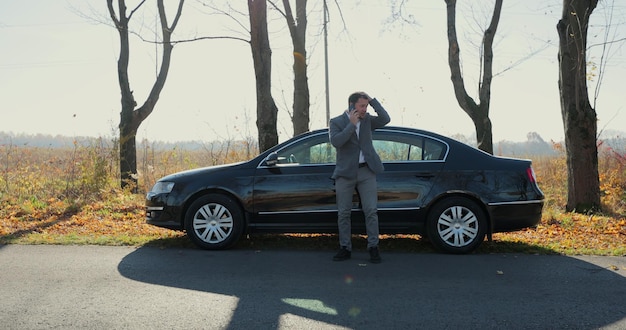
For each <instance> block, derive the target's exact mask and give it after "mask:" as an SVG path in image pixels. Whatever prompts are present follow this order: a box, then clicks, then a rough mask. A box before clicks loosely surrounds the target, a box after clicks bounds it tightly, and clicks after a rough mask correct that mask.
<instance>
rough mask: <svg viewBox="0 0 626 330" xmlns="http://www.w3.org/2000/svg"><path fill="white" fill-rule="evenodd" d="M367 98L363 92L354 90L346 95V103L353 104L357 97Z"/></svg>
mask: <svg viewBox="0 0 626 330" xmlns="http://www.w3.org/2000/svg"><path fill="white" fill-rule="evenodd" d="M367 98H368V97H367V94H365V93H364V92H354V93H352V94H350V97H348V104H354V103H356V102H357V101H358V100H359V99H367Z"/></svg>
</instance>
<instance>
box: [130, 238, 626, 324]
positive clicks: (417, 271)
mask: <svg viewBox="0 0 626 330" xmlns="http://www.w3.org/2000/svg"><path fill="white" fill-rule="evenodd" d="M332 253H333V252H332V251H320V250H317V251H308V250H307V251H304V250H286V249H272V250H258V249H257V250H255V249H235V250H228V251H203V250H197V249H190V248H154V247H143V248H139V249H137V250H135V251H133V252H132V253H130V254H128V255H126V256H125V257H124V258H123V260H122V261H121V262H120V264H119V266H118V270H119V272H120V273H121V274H122V275H123V276H125V277H127V278H129V279H132V280H136V281H140V282H144V283H150V284H155V285H161V286H166V287H174V288H181V289H187V290H193V291H199V292H206V293H210V294H216V295H217V298H216V299H217V300H215V299H211V301H207V302H206V303H203V304H192V303H190V306H189V309H190V310H192V311H193V310H194V309H196V310H197V315H198V317H212V318H215V320H217V319H225V320H227V321H226V324H225V325H224V327H225V328H229V329H241V328H249V327H251V326H254V327H255V328H259V329H276V328H281V327H302V326H305V327H307V328H324V327H329V328H331V327H332V328H337V327H346V328H354V329H364V328H367V329H369V328H371V329H380V328H412V329H415V328H437V329H441V328H451V329H453V328H460V327H462V328H468V329H474V328H483V329H495V328H508V329H519V328H524V329H527V328H534V329H538V328H568V329H595V328H601V327H608V328H611V327H615V328H618V327H623V326H626V278H625V277H624V276H623V274H624V272H626V269H625V268H624V265H620V266H612V265H602V264H601V263H593V262H588V261H585V260H582V259H581V258H572V257H565V256H556V255H525V254H473V255H462V256H456V255H445V254H436V253H407V252H388V253H385V251H384V250H383V263H382V264H378V265H372V264H369V262H368V259H367V254H366V252H365V251H364V250H356V249H355V251H354V252H353V258H352V259H351V260H348V261H345V262H333V261H331V257H332ZM603 260H604V259H603ZM616 260H618V261H620V262H623V259H616ZM220 297H221V298H220ZM617 323H619V325H617V327H616V325H615V324H617Z"/></svg>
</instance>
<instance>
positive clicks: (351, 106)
mask: <svg viewBox="0 0 626 330" xmlns="http://www.w3.org/2000/svg"><path fill="white" fill-rule="evenodd" d="M354 109H355V108H354V103H350V107H349V110H350V112H352V111H354Z"/></svg>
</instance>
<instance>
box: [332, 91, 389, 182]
mask: <svg viewBox="0 0 626 330" xmlns="http://www.w3.org/2000/svg"><path fill="white" fill-rule="evenodd" d="M370 105H371V106H372V108H374V111H376V114H377V116H372V115H370V114H369V113H368V114H366V115H365V117H363V118H362V119H361V127H360V128H359V137H358V138H357V136H356V126H355V125H354V124H352V123H351V122H350V119H349V118H348V116H347V115H346V113H345V112H344V113H342V114H341V115H339V116H337V117H335V118H333V119H331V120H330V123H329V126H330V129H329V135H330V143H331V144H332V145H333V146H334V147H335V148H336V149H337V164H336V166H335V171H334V172H333V175H332V178H333V179H336V178H338V177H345V178H349V179H353V178H356V174H357V169H358V167H359V151H363V156H364V158H365V162H366V163H367V166H368V167H369V168H370V169H371V170H372V171H373V172H374V173H380V172H382V171H383V170H384V168H383V163H382V162H381V161H380V157H379V156H378V154H377V153H376V151H375V150H374V146H373V145H372V131H373V130H375V129H377V128H381V127H383V126H385V125H387V123H389V121H390V120H391V119H390V117H389V114H388V113H387V111H386V110H385V109H384V108H383V106H382V105H381V104H380V102H378V100H376V99H372V100H371V101H370Z"/></svg>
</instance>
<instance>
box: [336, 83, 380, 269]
mask: <svg viewBox="0 0 626 330" xmlns="http://www.w3.org/2000/svg"><path fill="white" fill-rule="evenodd" d="M348 105H349V106H348V110H346V111H345V112H344V113H342V114H341V115H339V116H337V117H335V118H333V119H331V120H330V123H329V126H330V130H329V132H330V133H329V134H330V143H331V144H332V145H333V146H334V147H335V148H336V149H337V164H336V166H335V171H334V172H333V175H332V178H333V179H334V180H335V189H336V198H337V225H338V228H339V245H340V250H339V252H338V253H337V254H336V255H335V256H334V257H333V260H335V261H342V260H348V259H350V257H351V255H352V226H351V222H352V219H351V213H352V195H353V194H354V191H355V189H356V190H357V191H358V193H359V197H360V199H361V205H362V208H363V214H364V215H365V226H366V232H367V249H368V251H369V253H370V261H371V262H373V263H379V262H380V261H381V258H380V252H379V249H378V213H377V212H378V208H377V203H378V192H377V185H376V174H377V173H380V172H382V171H383V163H382V162H381V160H380V157H379V156H378V154H377V153H376V151H375V150H374V146H373V145H372V131H374V130H375V129H377V128H380V127H383V126H385V125H387V123H389V121H390V120H391V119H390V118H389V114H387V111H385V109H384V108H383V106H382V105H381V104H380V102H378V100H376V99H373V98H371V97H370V96H369V95H367V94H366V93H364V92H356V93H353V94H351V95H350V97H349V98H348ZM368 105H371V106H372V108H374V111H376V114H377V116H373V115H370V114H369V113H367V106H368Z"/></svg>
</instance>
